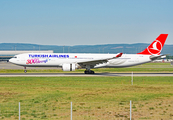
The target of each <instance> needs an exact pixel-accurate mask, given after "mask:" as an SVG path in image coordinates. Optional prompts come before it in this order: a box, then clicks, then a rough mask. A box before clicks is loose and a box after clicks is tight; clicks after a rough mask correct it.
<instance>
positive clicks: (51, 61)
mask: <svg viewBox="0 0 173 120" xmlns="http://www.w3.org/2000/svg"><path fill="white" fill-rule="evenodd" d="M167 36H168V34H160V35H159V37H157V38H156V40H154V41H153V42H152V43H151V44H150V45H149V46H148V47H147V48H146V49H145V50H144V51H142V52H140V53H137V54H123V53H118V54H82V53H50V54H48V53H27V54H19V55H15V56H14V57H13V58H11V59H10V60H9V62H11V63H13V64H16V65H20V66H24V68H25V71H24V72H27V71H26V67H62V70H63V71H74V70H75V69H78V68H86V70H85V71H84V73H85V74H94V71H92V70H90V69H91V68H106V67H108V68H116V67H119V68H120V67H129V66H134V65H139V64H143V63H147V62H151V61H153V60H156V59H158V58H160V57H161V56H163V55H161V54H160V53H161V50H162V47H163V46H164V43H165V41H166V38H167Z"/></svg>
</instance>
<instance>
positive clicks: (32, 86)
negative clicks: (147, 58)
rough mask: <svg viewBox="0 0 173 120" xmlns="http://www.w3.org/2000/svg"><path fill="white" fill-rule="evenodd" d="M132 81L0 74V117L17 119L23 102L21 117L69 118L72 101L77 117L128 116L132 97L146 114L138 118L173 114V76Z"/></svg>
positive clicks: (137, 117)
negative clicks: (19, 106) (19, 105)
mask: <svg viewBox="0 0 173 120" xmlns="http://www.w3.org/2000/svg"><path fill="white" fill-rule="evenodd" d="M130 81H131V77H0V118H1V119H9V120H10V119H18V102H21V108H22V109H21V117H22V119H33V120H34V119H57V118H58V119H62V120H66V119H69V117H70V102H71V101H72V102H73V114H74V117H76V118H75V119H77V120H80V119H87V120H89V119H109V117H110V116H112V117H113V118H114V119H115V118H117V119H118V118H121V117H122V118H126V119H127V118H128V117H129V114H125V113H126V112H127V113H128V111H129V101H130V100H132V101H133V106H132V110H133V112H134V113H138V112H140V114H142V113H143V114H144V115H142V116H140V115H138V116H136V119H148V118H151V119H157V113H158V114H159V118H160V116H161V117H163V118H165V116H167V117H166V118H165V119H169V117H171V118H172V117H173V116H171V113H172V111H173V109H172V106H173V104H172V103H173V100H172V99H173V77H134V84H133V85H131V82H130ZM141 110H142V111H143V112H141ZM156 111H157V112H156ZM158 111H159V112H158ZM148 112H149V113H148ZM150 113H152V115H153V114H154V117H153V116H152V115H151V116H148V114H150ZM168 114H169V115H168ZM97 115H98V116H97ZM100 117H101V118H100ZM107 117H108V118H107ZM112 117H111V118H112Z"/></svg>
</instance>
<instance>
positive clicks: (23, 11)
mask: <svg viewBox="0 0 173 120" xmlns="http://www.w3.org/2000/svg"><path fill="white" fill-rule="evenodd" d="M172 6H173V0H0V43H32V44H41V45H67V46H73V45H98V44H99V45H101V44H121V43H126V44H133V43H151V42H152V41H153V40H155V38H157V37H158V36H159V34H161V33H166V34H169V35H168V39H167V41H166V43H165V44H173V7H172Z"/></svg>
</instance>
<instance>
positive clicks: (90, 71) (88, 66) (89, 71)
mask: <svg viewBox="0 0 173 120" xmlns="http://www.w3.org/2000/svg"><path fill="white" fill-rule="evenodd" d="M84 73H85V74H94V73H95V72H94V71H92V70H90V65H86V70H85V71H84Z"/></svg>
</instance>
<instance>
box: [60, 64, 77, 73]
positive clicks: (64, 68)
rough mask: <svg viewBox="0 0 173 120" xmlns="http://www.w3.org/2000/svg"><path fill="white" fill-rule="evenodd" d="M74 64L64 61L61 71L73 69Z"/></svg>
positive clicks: (74, 67)
mask: <svg viewBox="0 0 173 120" xmlns="http://www.w3.org/2000/svg"><path fill="white" fill-rule="evenodd" d="M75 69H76V65H75V63H65V64H63V65H62V70H63V71H75Z"/></svg>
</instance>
